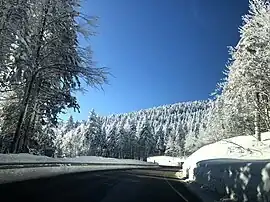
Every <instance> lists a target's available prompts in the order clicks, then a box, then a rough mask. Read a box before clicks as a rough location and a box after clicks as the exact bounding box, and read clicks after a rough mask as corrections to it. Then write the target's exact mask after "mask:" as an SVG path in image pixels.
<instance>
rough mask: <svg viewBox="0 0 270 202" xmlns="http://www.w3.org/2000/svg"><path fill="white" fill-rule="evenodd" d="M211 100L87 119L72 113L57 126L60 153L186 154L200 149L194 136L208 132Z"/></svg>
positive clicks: (134, 156) (137, 155)
mask: <svg viewBox="0 0 270 202" xmlns="http://www.w3.org/2000/svg"><path fill="white" fill-rule="evenodd" d="M211 104H212V103H211V102H210V101H195V102H186V103H178V104H173V105H165V106H160V107H156V108H151V109H146V110H140V111H137V112H132V113H127V114H119V115H112V116H109V117H102V116H98V115H97V114H96V113H95V111H94V110H93V111H91V112H90V115H89V119H88V120H87V121H86V122H82V123H74V121H73V119H72V117H70V119H69V121H68V122H67V123H66V124H65V125H64V126H63V127H62V128H61V129H60V130H56V131H57V132H56V133H57V138H56V141H55V146H56V148H57V149H56V151H57V154H58V155H63V154H64V155H65V156H76V155H91V156H92V155H98V156H106V157H116V158H136V159H145V158H146V157H148V156H151V155H164V154H166V155H171V156H184V155H187V154H189V153H191V152H192V151H194V150H196V148H197V146H198V144H196V143H195V144H194V140H196V139H198V138H199V136H200V134H202V133H203V132H205V130H206V126H207V124H208V117H209V115H208V114H209V112H210V111H211V108H212V106H211Z"/></svg>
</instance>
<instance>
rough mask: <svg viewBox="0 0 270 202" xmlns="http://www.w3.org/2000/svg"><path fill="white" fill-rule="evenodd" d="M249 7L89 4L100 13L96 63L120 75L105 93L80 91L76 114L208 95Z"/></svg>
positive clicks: (130, 1) (141, 1)
mask: <svg viewBox="0 0 270 202" xmlns="http://www.w3.org/2000/svg"><path fill="white" fill-rule="evenodd" d="M247 9H248V0H114V1H110V0H88V1H85V2H83V12H84V13H86V14H88V15H95V16H99V17H100V19H99V21H98V25H99V27H98V28H97V30H96V31H97V32H98V35H97V36H95V37H93V38H92V39H91V40H90V44H91V46H92V49H93V51H94V60H95V61H97V62H98V65H99V66H106V67H109V68H110V72H111V73H112V74H113V75H114V77H110V78H109V80H110V85H106V86H104V91H98V90H96V89H89V92H88V93H87V94H85V95H81V94H78V96H79V102H80V105H81V113H80V114H78V113H73V115H74V117H75V119H79V120H81V119H86V118H87V117H88V112H89V111H90V110H91V109H92V108H94V109H95V110H96V111H97V113H99V114H101V115H108V114H112V113H124V112H130V111H135V110H139V109H143V108H150V107H154V106H158V105H164V104H172V103H176V102H182V101H190V100H202V99H207V98H208V97H209V94H210V93H211V92H212V91H213V90H214V88H215V86H216V83H217V82H218V81H219V80H220V79H221V78H222V76H223V75H222V71H223V70H224V67H225V64H226V61H227V60H228V49H227V47H228V46H230V45H235V44H236V43H237V41H238V39H239V34H238V27H239V25H240V24H241V23H242V21H241V16H242V15H243V14H245V13H246V12H247ZM81 43H82V45H85V44H84V42H81Z"/></svg>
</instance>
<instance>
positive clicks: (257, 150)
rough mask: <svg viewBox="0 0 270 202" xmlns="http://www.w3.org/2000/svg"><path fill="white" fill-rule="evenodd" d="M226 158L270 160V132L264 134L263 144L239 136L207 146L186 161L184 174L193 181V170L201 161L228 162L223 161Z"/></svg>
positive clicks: (233, 159)
mask: <svg viewBox="0 0 270 202" xmlns="http://www.w3.org/2000/svg"><path fill="white" fill-rule="evenodd" d="M224 158H226V159H227V158H229V159H230V161H238V160H237V159H245V160H246V159H249V160H254V159H255V160H256V159H270V132H267V133H263V134H262V141H261V142H259V141H258V140H257V139H256V138H255V137H253V136H237V137H233V138H229V139H224V140H221V141H219V142H216V143H213V144H209V145H206V146H204V147H202V148H200V149H198V150H197V151H196V152H194V153H193V154H191V155H190V156H189V157H188V158H187V159H186V160H185V162H184V164H183V174H184V176H189V179H190V180H193V179H194V175H193V169H194V168H196V167H197V163H198V162H199V161H202V160H210V159H220V160H219V162H223V161H225V162H228V159H227V160H222V159H224ZM235 159H236V160H235ZM215 162H217V161H215ZM187 172H189V173H187Z"/></svg>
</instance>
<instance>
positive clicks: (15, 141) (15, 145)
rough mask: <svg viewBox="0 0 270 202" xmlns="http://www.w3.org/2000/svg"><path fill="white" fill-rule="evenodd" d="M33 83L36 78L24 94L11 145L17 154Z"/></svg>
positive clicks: (32, 78) (32, 79)
mask: <svg viewBox="0 0 270 202" xmlns="http://www.w3.org/2000/svg"><path fill="white" fill-rule="evenodd" d="M33 83H34V76H32V77H31V80H30V82H29V85H28V87H27V89H26V92H25V93H24V100H23V105H22V108H21V111H20V115H19V120H18V123H17V126H16V130H15V134H14V137H13V140H12V143H11V152H13V153H17V152H18V146H19V140H20V137H21V130H22V125H23V122H24V119H25V115H26V112H27V108H28V106H29V99H30V95H31V91H32V88H33Z"/></svg>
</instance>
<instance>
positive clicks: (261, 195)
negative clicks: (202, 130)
mask: <svg viewBox="0 0 270 202" xmlns="http://www.w3.org/2000/svg"><path fill="white" fill-rule="evenodd" d="M269 158H270V133H269V132H268V133H263V134H262V142H259V141H257V140H256V138H254V137H252V136H238V137H234V138H229V139H225V140H222V141H219V142H216V143H214V144H210V145H206V146H204V147H202V148H201V149H199V150H198V151H196V152H194V153H193V154H192V155H191V156H190V157H188V158H187V160H186V161H185V162H184V165H183V169H184V170H183V174H184V175H185V176H188V177H189V180H195V181H196V182H197V183H199V184H201V185H205V186H207V187H208V188H209V189H211V190H213V191H216V192H218V193H219V194H221V195H229V196H230V198H236V199H237V200H238V201H270V159H269Z"/></svg>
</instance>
